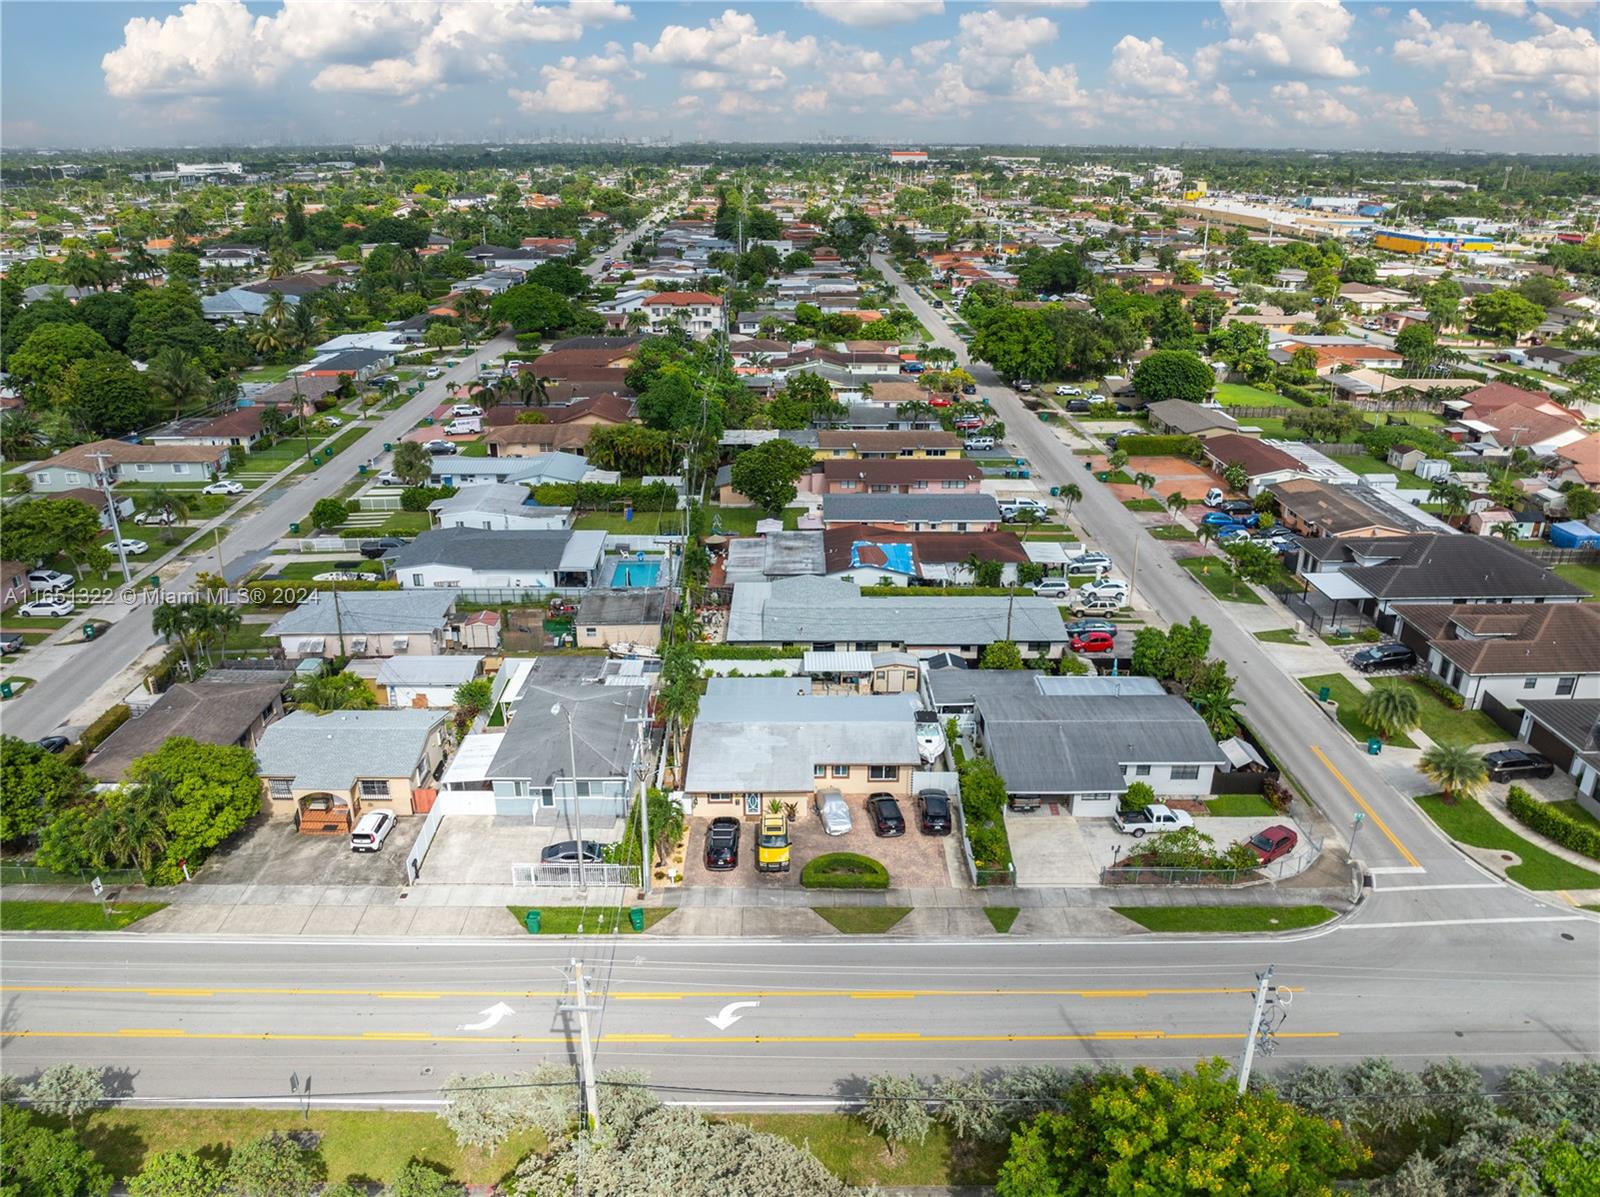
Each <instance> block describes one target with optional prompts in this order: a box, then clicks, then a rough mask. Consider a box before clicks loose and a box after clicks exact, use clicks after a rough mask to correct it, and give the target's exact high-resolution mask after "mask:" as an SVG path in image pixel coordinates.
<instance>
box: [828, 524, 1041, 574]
mask: <svg viewBox="0 0 1600 1197" xmlns="http://www.w3.org/2000/svg"><path fill="white" fill-rule="evenodd" d="M822 544H823V554H824V560H823V568H822V569H820V570H818V571H816V572H818V573H826V574H827V576H828V577H830V578H843V579H844V580H845V581H847V582H855V583H858V584H859V585H862V586H871V585H881V584H885V583H887V584H889V585H901V584H904V583H910V582H913V581H915V582H931V583H933V584H936V585H937V584H946V585H949V584H966V585H971V584H972V583H973V581H974V578H973V575H972V573H971V571H970V570H969V569H968V567H967V563H968V562H969V561H971V560H972V559H973V558H974V557H976V558H977V559H978V560H979V561H998V562H1000V563H1001V574H1000V583H1001V585H1003V586H1004V585H1011V584H1013V583H1015V582H1016V579H1017V566H1019V565H1022V564H1023V563H1025V562H1026V561H1028V560H1029V558H1028V553H1027V551H1026V549H1024V547H1023V545H1022V542H1021V541H1020V540H1018V539H1017V538H1016V537H1015V536H1013V535H1012V534H1011V533H1010V532H1007V531H1004V530H1000V531H994V532H907V531H905V530H903V529H899V528H885V527H882V526H879V525H876V524H834V525H832V526H830V527H828V528H826V529H824V530H823V532H822Z"/></svg>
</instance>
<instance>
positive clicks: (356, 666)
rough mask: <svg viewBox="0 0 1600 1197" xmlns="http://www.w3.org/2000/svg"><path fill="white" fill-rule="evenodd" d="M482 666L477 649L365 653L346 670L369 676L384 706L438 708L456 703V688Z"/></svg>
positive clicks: (473, 675)
mask: <svg viewBox="0 0 1600 1197" xmlns="http://www.w3.org/2000/svg"><path fill="white" fill-rule="evenodd" d="M482 670H483V658H482V657H481V656H478V655H477V654H476V653H447V654H445V655H443V656H436V657H362V658H359V659H358V660H354V661H351V662H350V663H349V664H348V665H346V666H345V672H346V673H353V674H355V675H356V676H357V677H361V678H365V679H366V682H367V685H369V686H371V687H372V689H373V692H374V693H376V694H377V696H378V703H379V705H380V706H386V707H400V708H404V707H431V708H433V709H434V710H436V711H442V710H445V709H447V708H449V707H451V706H453V705H454V703H455V695H456V690H457V689H458V688H459V687H461V686H464V685H466V684H467V683H468V682H470V681H472V680H473V679H474V678H476V677H477V676H478V674H479V673H480V672H482Z"/></svg>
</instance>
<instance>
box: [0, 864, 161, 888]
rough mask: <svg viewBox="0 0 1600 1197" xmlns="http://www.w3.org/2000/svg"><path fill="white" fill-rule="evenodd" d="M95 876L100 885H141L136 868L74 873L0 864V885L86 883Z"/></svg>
mask: <svg viewBox="0 0 1600 1197" xmlns="http://www.w3.org/2000/svg"><path fill="white" fill-rule="evenodd" d="M96 877H98V878H99V879H100V883H101V884H102V885H107V886H110V885H143V884H144V874H143V873H141V872H140V871H139V870H138V869H100V870H99V871H98V872H97V871H95V870H94V869H80V870H78V872H76V873H57V872H56V871H55V870H53V869H45V868H40V867H39V866H38V865H14V864H8V865H0V885H88V884H89V883H90V882H91V881H93V880H94V879H95V878H96Z"/></svg>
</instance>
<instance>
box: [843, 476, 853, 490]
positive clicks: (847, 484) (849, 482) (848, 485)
mask: <svg viewBox="0 0 1600 1197" xmlns="http://www.w3.org/2000/svg"><path fill="white" fill-rule="evenodd" d="M855 488H856V480H855V479H854V478H846V479H845V480H844V481H843V482H841V483H839V489H840V490H855Z"/></svg>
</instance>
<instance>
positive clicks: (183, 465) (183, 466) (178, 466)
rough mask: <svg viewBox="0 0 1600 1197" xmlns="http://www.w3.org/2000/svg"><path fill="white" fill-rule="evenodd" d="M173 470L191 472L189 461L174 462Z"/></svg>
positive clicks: (174, 471)
mask: <svg viewBox="0 0 1600 1197" xmlns="http://www.w3.org/2000/svg"><path fill="white" fill-rule="evenodd" d="M172 472H173V473H174V474H187V473H188V472H189V463H188V462H185V461H179V462H175V463H173V466H172Z"/></svg>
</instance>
